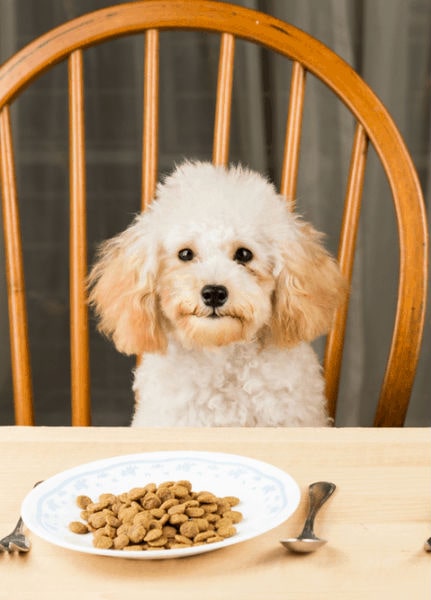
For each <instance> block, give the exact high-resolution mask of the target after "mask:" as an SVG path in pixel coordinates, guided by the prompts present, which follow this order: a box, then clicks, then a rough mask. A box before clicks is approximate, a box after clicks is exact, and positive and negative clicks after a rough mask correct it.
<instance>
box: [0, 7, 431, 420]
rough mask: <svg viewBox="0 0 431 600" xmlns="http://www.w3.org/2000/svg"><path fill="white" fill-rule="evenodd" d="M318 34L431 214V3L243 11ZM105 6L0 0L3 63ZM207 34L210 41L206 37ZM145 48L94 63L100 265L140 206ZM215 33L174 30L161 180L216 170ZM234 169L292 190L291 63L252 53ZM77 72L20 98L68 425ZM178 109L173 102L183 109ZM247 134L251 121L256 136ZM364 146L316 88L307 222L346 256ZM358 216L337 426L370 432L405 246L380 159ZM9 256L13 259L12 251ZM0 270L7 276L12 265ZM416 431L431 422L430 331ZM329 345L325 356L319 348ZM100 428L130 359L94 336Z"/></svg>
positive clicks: (29, 208) (53, 368) (92, 207)
mask: <svg viewBox="0 0 431 600" xmlns="http://www.w3.org/2000/svg"><path fill="white" fill-rule="evenodd" d="M237 3H238V4H241V5H243V6H248V7H250V8H256V9H259V10H262V11H263V12H267V13H270V14H272V15H274V16H276V17H279V18H281V19H284V20H286V21H289V22H290V23H292V24H293V25H296V26H297V27H300V28H301V29H303V30H305V31H307V32H308V33H310V34H312V35H314V36H315V37H317V38H318V39H319V40H321V41H322V42H323V43H325V44H326V45H328V46H329V47H330V48H331V49H333V50H334V51H335V52H337V53H338V54H339V55H340V56H342V57H343V58H344V59H345V60H346V61H347V62H348V63H349V64H351V65H352V66H353V67H354V68H355V69H356V70H357V71H358V72H359V73H360V74H361V75H362V77H363V78H364V79H365V80H366V81H367V82H368V83H369V84H370V85H371V87H372V88H373V89H374V90H375V92H376V93H377V94H378V95H379V96H380V98H381V99H382V100H383V102H384V103H385V104H386V106H387V108H388V109H389V111H390V113H391V114H392V116H393V117H394V119H395V121H396V123H397V125H398V127H399V129H400V131H401V133H402V135H403V136H404V138H405V140H406V142H407V145H408V147H409V149H410V152H411V154H412V157H413V160H414V163H415V165H416V167H417V170H418V173H419V176H420V179H421V183H422V186H423V190H424V195H425V198H426V200H427V203H428V204H427V206H428V211H429V202H428V198H429V190H430V184H431V175H430V174H431V157H430V133H431V132H430V109H431V103H430V91H429V90H430V88H429V79H430V76H431V64H430V58H431V52H430V40H431V35H430V33H431V3H430V2H429V0H289V1H285V0H260V1H259V0H241V1H239V0H238V2H237ZM109 4H110V3H109V2H107V1H106V0H37V2H34V0H0V60H1V61H2V62H3V60H5V59H7V58H8V57H9V56H10V55H11V54H13V52H15V51H16V50H18V49H19V48H21V47H22V46H23V45H24V44H26V43H27V42H28V41H30V40H31V39H32V38H34V37H36V36H38V35H40V34H42V33H44V32H45V31H46V30H48V29H50V28H51V27H54V26H56V25H58V24H60V23H62V22H64V21H65V20H67V19H70V18H73V17H76V16H78V15H81V14H83V13H85V12H88V11H90V10H94V9H97V8H102V7H105V6H108V5H109ZM208 38H209V39H208ZM142 55H143V39H142V36H135V37H132V38H127V39H126V38H124V39H121V40H117V41H114V42H111V43H109V44H106V45H103V46H99V47H95V48H92V49H89V50H88V51H87V52H86V54H85V67H86V87H87V92H86V107H87V128H86V129H87V156H88V161H89V171H88V202H89V232H88V235H89V242H90V243H89V260H90V261H91V259H92V257H93V256H94V249H95V246H96V244H97V243H98V242H100V241H101V240H102V239H105V238H106V237H109V236H112V235H114V234H115V233H117V232H118V231H120V230H121V229H123V228H124V227H126V226H127V224H128V223H129V222H130V221H131V219H132V217H133V214H134V213H135V212H137V211H138V210H139V191H140V152H141V148H140V144H141V141H140V139H141V137H140V136H141V119H142V114H141V113H142V85H143V82H142ZM217 60H218V38H217V36H204V35H201V34H197V33H191V32H187V33H186V32H183V33H174V32H172V33H164V34H163V35H162V44H161V90H162V95H161V104H160V171H161V173H163V172H165V171H168V170H170V169H171V168H172V165H173V163H174V162H175V161H178V160H181V159H182V158H183V157H193V158H201V159H209V158H211V136H212V127H213V114H214V91H215V85H216V71H217ZM236 65H237V69H236V73H235V83H234V86H235V87H234V106H233V120H232V127H233V131H232V141H231V159H232V160H233V161H241V162H243V163H245V164H248V165H249V166H250V167H252V168H255V169H258V170H260V171H262V172H264V173H266V174H268V175H269V176H270V177H271V178H272V179H273V180H274V181H275V183H276V184H277V183H278V182H279V179H280V170H281V166H280V165H281V151H282V144H283V137H284V122H285V117H286V110H287V102H288V95H289V86H290V68H289V66H288V63H287V61H286V60H285V59H282V58H281V57H278V56H276V55H275V56H274V55H271V54H270V53H266V52H262V51H260V50H258V49H257V48H255V47H253V46H251V45H250V44H248V43H246V42H239V43H238V48H237V58H236ZM66 94H67V74H66V68H65V66H64V65H58V66H56V67H55V68H54V69H53V70H52V72H49V73H47V74H45V75H44V76H43V77H42V78H41V79H40V80H39V81H38V82H37V83H36V84H35V85H33V86H32V88H30V89H29V90H28V92H27V93H26V94H24V96H23V97H22V98H21V99H20V100H19V101H18V103H17V105H16V107H15V108H14V113H13V118H14V122H15V125H16V138H15V141H16V145H17V157H16V159H17V174H18V185H19V191H20V194H21V211H22V217H23V228H24V251H25V259H26V261H27V267H26V276H27V285H28V307H29V319H30V327H31V330H32V332H33V333H32V337H31V346H32V351H33V355H34V358H35V361H34V365H33V370H34V380H35V381H34V383H35V395H36V417H37V422H38V424H67V423H68V422H69V421H68V419H69V412H68V411H69V390H68V386H69V380H68V360H69V354H68V352H69V351H68V320H67V315H68V299H67V295H68V274H67V270H66V269H65V266H64V265H65V264H66V263H65V262H64V261H66V259H67V253H68V248H67V245H68V240H67V226H68V205H67V196H68V155H67V96H66ZM172 98H175V99H176V100H175V102H173V101H172ZM250 124H253V126H251V125H250ZM352 134H353V122H352V119H351V117H350V115H349V113H348V112H347V110H346V109H345V107H344V106H343V105H342V104H341V103H340V102H339V101H338V100H337V99H336V98H335V97H334V96H333V95H332V94H331V93H329V92H328V91H327V90H326V89H325V88H324V86H323V85H322V84H321V83H320V82H319V81H317V80H315V79H314V78H312V77H309V79H308V81H307V95H306V105H305V121H304V131H303V137H302V155H301V163H300V170H299V181H298V210H299V211H300V212H301V213H303V214H304V216H305V217H306V218H307V219H308V220H310V221H312V222H313V223H314V225H315V226H316V227H317V228H319V229H321V230H322V231H324V232H325V233H326V234H327V244H328V247H329V248H330V249H331V250H332V251H333V252H336V249H337V244H338V231H339V226H340V220H341V207H342V203H343V193H344V189H345V182H346V177H347V171H348V162H349V155H350V149H351V142H352ZM364 198H365V203H364V208H363V213H362V217H361V228H360V234H359V251H358V255H357V258H356V263H355V269H354V278H353V293H352V305H351V310H350V314H349V321H348V332H347V344H346V349H345V354H344V363H343V374H342V381H341V390H340V402H339V405H340V406H339V411H338V415H337V425H345V426H351V425H361V426H365V425H370V424H371V422H372V415H373V411H374V408H375V401H376V399H377V393H378V389H379V386H380V383H381V377H382V372H383V368H384V364H385V361H386V356H387V348H388V344H389V340H390V332H391V327H392V320H393V311H394V306H393V302H391V297H392V296H393V293H394V290H395V289H396V281H397V266H396V258H397V234H396V225H395V220H394V214H393V208H392V204H391V200H390V195H389V190H388V187H387V183H386V180H385V177H384V175H383V173H382V170H381V168H380V166H379V164H378V161H377V160H376V158H375V157H374V156H373V153H372V152H371V156H370V160H369V164H368V167H367V176H366V186H365V194H364ZM0 252H3V248H2V247H0ZM0 268H2V267H0ZM0 278H1V279H0V281H1V284H2V285H1V288H0V336H1V337H0V424H7V423H11V422H12V418H13V416H12V409H11V406H12V403H11V397H12V392H11V381H10V375H9V364H8V360H9V359H8V339H7V307H6V299H5V293H4V284H3V281H4V279H3V278H4V273H1V272H0ZM429 314H430V313H429V312H428V317H427V324H426V331H425V336H424V345H423V351H422V357H421V363H420V366H419V371H418V376H417V380H416V384H415V388H414V392H413V396H412V400H411V405H410V409H409V414H408V419H407V424H408V425H414V426H424V425H431V402H430V392H429V390H430V389H431V376H430V368H429V365H431V342H430V340H431V335H430V334H431V323H430V316H429ZM321 346H322V345H321V343H320V342H317V344H316V348H317V350H318V351H319V352H321V350H322V348H321ZM91 350H92V355H93V360H92V364H91V370H92V400H93V406H94V411H93V422H94V424H95V425H105V424H106V425H125V424H128V422H129V419H130V414H131V410H132V404H133V398H132V394H131V390H130V386H131V375H130V371H131V369H132V367H133V360H131V359H129V358H125V357H122V356H120V355H119V354H118V353H117V352H116V351H115V350H114V349H113V348H112V347H111V346H110V345H109V343H108V342H106V341H105V340H103V339H102V338H101V337H100V336H99V335H98V334H97V332H95V331H94V327H93V331H92V334H91Z"/></svg>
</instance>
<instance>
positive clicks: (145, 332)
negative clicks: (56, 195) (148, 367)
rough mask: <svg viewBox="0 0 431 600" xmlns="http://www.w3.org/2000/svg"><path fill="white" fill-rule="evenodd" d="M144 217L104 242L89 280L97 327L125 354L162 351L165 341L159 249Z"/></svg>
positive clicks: (90, 300)
mask: <svg viewBox="0 0 431 600" xmlns="http://www.w3.org/2000/svg"><path fill="white" fill-rule="evenodd" d="M143 220H144V219H143V216H142V215H141V216H138V217H137V218H136V220H135V221H134V223H133V224H132V225H131V226H130V227H129V228H128V229H126V230H125V231H124V232H122V233H120V234H119V235H117V236H116V237H114V238H112V239H110V240H108V241H106V242H104V243H103V244H102V245H101V246H100V248H99V252H98V257H97V261H96V263H95V265H94V266H93V268H92V270H91V273H90V275H89V278H88V285H89V304H90V305H91V306H92V307H93V308H94V310H95V313H96V315H97V317H98V319H99V322H98V328H99V330H100V331H101V332H102V333H104V334H105V335H106V336H107V337H109V338H111V339H112V340H113V342H114V344H115V346H116V348H117V349H118V350H119V351H120V352H123V353H124V354H136V355H141V354H142V353H144V352H162V351H164V350H165V348H166V337H165V334H164V333H163V330H162V326H161V315H160V309H159V304H158V299H157V294H156V290H155V281H156V273H157V265H158V258H157V249H156V248H155V247H154V246H153V245H152V244H151V243H150V242H149V240H148V239H147V238H148V237H149V236H147V235H146V232H145V227H144V226H143Z"/></svg>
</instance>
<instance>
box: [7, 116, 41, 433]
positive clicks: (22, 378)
mask: <svg viewBox="0 0 431 600" xmlns="http://www.w3.org/2000/svg"><path fill="white" fill-rule="evenodd" d="M0 172H1V181H2V189H1V192H2V197H3V225H4V244H5V253H6V278H7V288H8V290H7V295H8V305H9V323H10V349H11V366H12V379H13V389H14V399H15V404H14V409H15V423H16V425H34V414H33V390H32V381H31V366H30V353H29V346H28V324H27V307H26V299H25V282H24V265H23V256H22V242H21V228H20V218H19V208H18V200H17V189H16V176H15V161H14V153H13V142H12V131H11V122H10V111H9V106H8V105H6V106H4V107H3V109H2V110H1V112H0Z"/></svg>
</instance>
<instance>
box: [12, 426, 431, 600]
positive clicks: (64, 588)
mask: <svg viewBox="0 0 431 600" xmlns="http://www.w3.org/2000/svg"><path fill="white" fill-rule="evenodd" d="M156 450H181V451H182V450H196V451H198V450H199V451H212V452H228V453H233V454H239V455H243V456H248V457H250V458H254V459H258V460H261V461H265V462H267V463H270V464H272V465H275V466H276V467H279V468H281V469H283V470H284V471H286V472H287V473H289V474H290V475H291V476H292V477H293V478H294V479H295V480H296V482H297V483H298V485H299V487H300V490H301V494H302V498H301V502H300V505H299V507H298V509H297V510H296V511H295V512H294V514H293V515H292V516H291V517H290V518H289V519H288V520H287V521H286V522H285V523H283V524H282V525H279V526H278V527H276V528H275V529H272V530H271V531H268V532H267V533H264V534H263V535H260V536H259V537H256V538H254V539H251V540H247V541H244V542H242V543H239V544H237V545H232V546H228V547H226V548H221V549H219V550H216V551H214V552H208V553H206V554H200V555H196V556H191V557H187V558H179V559H178V558H177V559H171V560H132V559H122V558H112V557H111V558H106V557H104V556H93V555H88V554H83V553H79V552H74V551H71V550H68V549H64V548H60V547H57V546H55V545H53V544H50V543H48V542H46V541H44V540H42V539H40V538H39V537H37V536H36V535H34V534H33V533H31V532H30V533H29V535H30V537H31V539H32V544H33V545H32V549H31V551H30V552H29V553H28V554H9V553H6V552H5V553H2V554H0V569H1V584H0V598H6V597H11V598H14V599H15V600H21V599H27V598H28V599H30V598H31V599H32V600H33V599H34V598H36V597H40V598H43V599H44V600H50V599H54V598H56V599H57V598H62V599H64V600H68V599H71V600H72V599H73V600H76V599H77V598H79V599H80V600H85V599H87V598H88V599H90V598H91V599H92V600H97V599H115V600H121V599H125V598H135V597H144V596H145V597H147V598H151V599H152V600H153V599H156V598H175V599H178V600H186V599H187V600H193V599H195V598H196V599H199V600H200V599H202V598H205V599H208V600H211V599H215V600H216V599H219V598H220V599H221V598H223V599H244V600H245V599H247V600H253V599H256V600H266V599H267V598H274V599H278V598H280V599H281V598H283V599H286V598H292V599H295V600H296V599H298V600H300V599H307V600H314V599H321V598H335V599H336V598H340V599H341V598H342V599H343V600H346V599H351V598H352V599H353V598H354V599H358V600H359V599H360V600H364V599H366V600H372V599H377V598H378V599H385V598H388V599H389V598H390V599H391V600H392V599H397V598H400V599H401V598H403V599H404V598H411V599H412V600H422V599H424V600H425V599H427V600H429V598H430V594H431V553H426V552H425V551H424V547H423V545H424V542H425V540H426V539H427V538H428V537H430V536H431V430H430V429H425V428H404V429H350V428H346V429H308V428H305V429H296V428H295V429H236V428H235V429H234V428H232V429H217V428H215V429H138V428H136V429H133V428H56V427H53V428H45V427H0V456H1V460H2V469H1V471H0V484H1V490H2V494H1V508H2V510H1V512H0V534H1V535H0V537H1V536H3V535H6V534H7V533H9V532H10V531H11V529H12V528H13V526H14V525H15V522H16V520H17V517H18V515H19V511H20V506H21V501H22V499H23V498H24V496H25V495H26V494H27V493H28V492H29V490H30V489H31V488H32V486H33V485H34V483H35V482H36V481H38V480H41V479H47V478H49V477H50V476H52V475H54V474H56V473H59V472H61V471H63V470H65V469H68V468H70V467H74V466H78V465H81V464H83V463H87V462H90V461H93V460H97V459H101V458H108V457H112V456H116V455H121V454H130V453H141V452H149V451H156ZM319 480H329V481H333V482H334V483H336V485H337V489H336V491H335V493H334V495H333V496H332V497H331V499H330V500H329V501H328V502H327V504H325V506H324V507H323V508H322V511H321V513H319V515H318V517H317V521H316V533H317V534H318V535H321V536H322V537H324V538H326V539H327V540H328V544H326V545H325V546H324V547H322V548H321V549H320V550H319V551H318V552H316V553H314V554H308V555H295V554H292V553H289V552H288V551H286V550H285V549H284V548H283V547H282V546H281V545H280V544H279V539H280V538H281V537H287V536H292V535H296V534H298V533H299V531H300V530H301V528H302V525H303V521H304V518H305V513H306V509H307V505H308V498H307V487H308V484H309V483H311V482H313V481H319ZM167 552H169V550H167ZM2 594H4V595H2Z"/></svg>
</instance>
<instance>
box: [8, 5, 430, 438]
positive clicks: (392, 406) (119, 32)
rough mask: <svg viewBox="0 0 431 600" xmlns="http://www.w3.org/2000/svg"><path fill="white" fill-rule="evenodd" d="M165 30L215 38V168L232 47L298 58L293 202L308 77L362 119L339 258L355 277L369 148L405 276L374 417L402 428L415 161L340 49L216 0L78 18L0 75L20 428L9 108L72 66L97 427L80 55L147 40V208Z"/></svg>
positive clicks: (78, 313)
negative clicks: (382, 179) (121, 40)
mask: <svg viewBox="0 0 431 600" xmlns="http://www.w3.org/2000/svg"><path fill="white" fill-rule="evenodd" d="M167 29H188V30H204V31H208V32H219V33H220V59H219V73H218V86H217V100H216V113H215V126H214V140H213V161H214V163H216V164H222V165H224V164H226V163H227V162H228V158H229V131H230V112H231V91H232V81H233V77H234V53H235V40H236V38H242V39H245V40H248V41H249V42H253V43H256V44H260V45H262V46H263V47H265V48H267V49H270V50H273V51H274V52H277V53H279V54H281V55H283V56H284V57H286V59H289V60H290V61H292V79H291V92H290V101H289V110H288V118H287V125H286V137H285V148H284V161H283V171H282V181H281V189H280V191H281V193H282V194H284V195H285V196H286V198H288V199H293V198H295V189H296V178H297V169H298V157H299V149H300V139H301V124H302V113H303V105H304V95H305V88H306V78H307V73H308V72H309V73H312V74H313V75H315V76H316V77H317V78H319V79H320V80H321V81H322V82H323V83H324V84H326V85H327V86H328V88H330V89H331V90H332V91H333V92H334V93H335V94H336V95H337V96H338V97H339V98H340V99H341V101H342V102H343V103H344V104H345V105H346V106H347V107H348V108H349V109H350V111H351V112H352V114H353V115H354V117H355V120H356V133H355V135H354V139H353V140H352V152H351V164H350V174H349V178H348V183H347V189H346V193H345V211H344V217H343V222H342V230H341V234H340V240H341V241H340V248H339V260H340V263H341V268H342V270H343V272H344V274H345V275H346V277H347V278H348V279H349V280H350V278H351V274H352V267H353V259H354V252H355V242H356V233H357V229H358V219H359V212H360V206H361V193H362V188H363V181H364V173H365V167H366V162H367V149H368V146H369V144H371V145H372V146H373V147H374V149H375V152H376V154H377V156H378V157H379V159H380V161H381V163H382V165H383V168H384V171H385V173H386V176H387V179H388V182H389V185H390V189H391V191H392V195H393V202H394V206H395V212H396V218H397V223H398V232H399V240H400V256H399V260H400V275H399V287H398V300H397V309H396V318H395V323H394V329H393V336H392V346H391V349H390V353H389V357H388V360H387V366H386V372H385V374H384V378H383V384H382V387H381V393H380V398H379V403H378V408H377V413H376V416H375V425H376V426H401V425H402V424H403V423H404V418H405V415H406V411H407V408H408V403H409V397H410V393H411V388H412V384H413V379H414V374H415V370H416V364H417V359H418V354H419V348H420V342H421V335H422V328H423V320H424V307H425V294H426V280H427V227H426V217H425V212H424V204H423V198H422V195H421V190H420V186H419V183H418V179H417V176H416V173H415V169H414V168H413V165H412V161H411V159H410V156H409V154H408V151H407V150H406V147H405V145H404V143H403V140H402V138H401V136H400V133H399V132H398V130H397V128H396V126H395V125H394V123H393V121H392V119H391V117H390V116H389V114H388V112H387V111H386V109H385V108H384V106H383V105H382V103H381V102H380V101H379V100H378V98H377V97H376V96H375V95H374V93H373V92H372V91H371V90H370V89H369V87H368V86H367V85H366V84H365V83H364V81H363V80H362V79H361V78H360V77H359V76H358V75H357V74H356V73H355V72H354V71H353V70H352V69H351V68H350V67H349V66H348V65H347V64H346V63H345V62H344V61H343V60H341V59H340V58H339V57H338V56H337V55H336V54H334V53H333V52H332V51H331V50H329V49H328V48H326V47H325V46H324V45H322V44H321V43H320V42H318V41H317V40H315V39H313V38H312V37H310V36H309V35H307V34H306V33H304V32H302V31H300V30H299V29H297V28H295V27H293V26H291V25H289V24H287V23H284V22H282V21H280V20H277V19H275V18H273V17H271V16H269V15H267V14H262V13H258V12H255V11H252V10H248V9H245V8H241V7H238V6H233V5H229V4H225V3H217V2H214V1H211V0H193V1H190V0H170V1H169V2H162V1H159V0H144V1H137V2H133V3H129V4H122V5H119V6H114V7H111V8H105V9H102V10H98V11H96V12H93V13H91V15H86V16H82V17H80V18H77V19H74V20H73V21H70V22H68V23H65V24H64V25H62V26H60V27H57V28H55V29H54V30H52V31H50V32H48V33H47V34H46V35H43V36H42V37H40V38H38V39H36V40H35V41H33V42H32V43H30V44H29V45H28V46H26V47H25V48H23V49H22V50H21V51H19V52H18V53H17V54H16V55H15V56H13V57H12V58H11V59H10V60H8V61H7V62H6V63H5V64H4V65H3V66H2V67H1V69H0V156H1V171H0V172H1V181H2V188H1V189H2V198H3V219H4V229H5V249H6V263H7V267H6V268H7V281H8V302H9V315H10V334H11V335H10V338H11V357H12V359H11V362H12V370H13V382H14V399H15V415H16V423H17V424H19V425H31V424H33V409H32V384H31V369H30V357H29V345H28V333H27V319H26V300H25V287H24V276H23V265H22V250H21V238H20V219H19V214H18V205H17V191H16V182H15V168H14V152H13V144H12V133H11V120H10V105H11V103H12V102H13V101H14V100H15V99H16V97H17V96H18V95H19V94H21V92H23V90H24V88H26V87H27V86H28V85H29V84H30V83H31V82H32V81H33V80H35V79H36V78H37V77H38V76H39V75H40V74H41V73H42V72H44V71H45V70H47V69H49V68H50V67H52V66H53V65H54V64H56V63H58V62H59V61H63V60H67V61H68V67H69V114H70V118H69V127H70V215H71V223H70V303H71V310H70V331H71V338H70V344H71V381H72V383H71V386H72V390H71V395H72V424H73V425H88V424H89V423H90V399H89V375H88V373H89V368H88V363H89V360H88V353H89V350H88V324H87V308H86V290H85V283H84V280H85V277H86V273H87V264H86V198H85V196H86V194H85V175H86V167H85V140H84V118H85V117H84V115H85V113H84V100H83V80H84V79H83V77H84V73H83V53H84V52H85V50H86V48H88V47H89V46H92V45H95V44H99V43H101V42H105V41H107V40H110V39H113V38H117V37H119V36H125V35H129V34H137V33H145V65H144V66H145V90H144V110H143V141H142V206H143V208H145V206H146V205H147V204H148V203H149V202H150V201H151V198H152V196H153V191H154V187H155V183H156V179H157V175H158V168H157V154H158V150H157V138H158V94H159V90H158V81H159V75H158V57H159V32H161V31H163V30H167ZM347 309H348V305H347V302H346V304H345V305H343V306H342V307H341V308H340V309H339V311H338V313H337V317H336V321H335V324H334V327H333V330H332V331H331V333H330V334H329V336H328V338H327V345H326V355H325V374H326V381H327V395H328V399H329V403H330V409H331V413H332V414H335V409H336V398H337V390H338V384H339V377H340V368H341V358H342V349H343V340H344V331H345V323H346V315H347Z"/></svg>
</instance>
